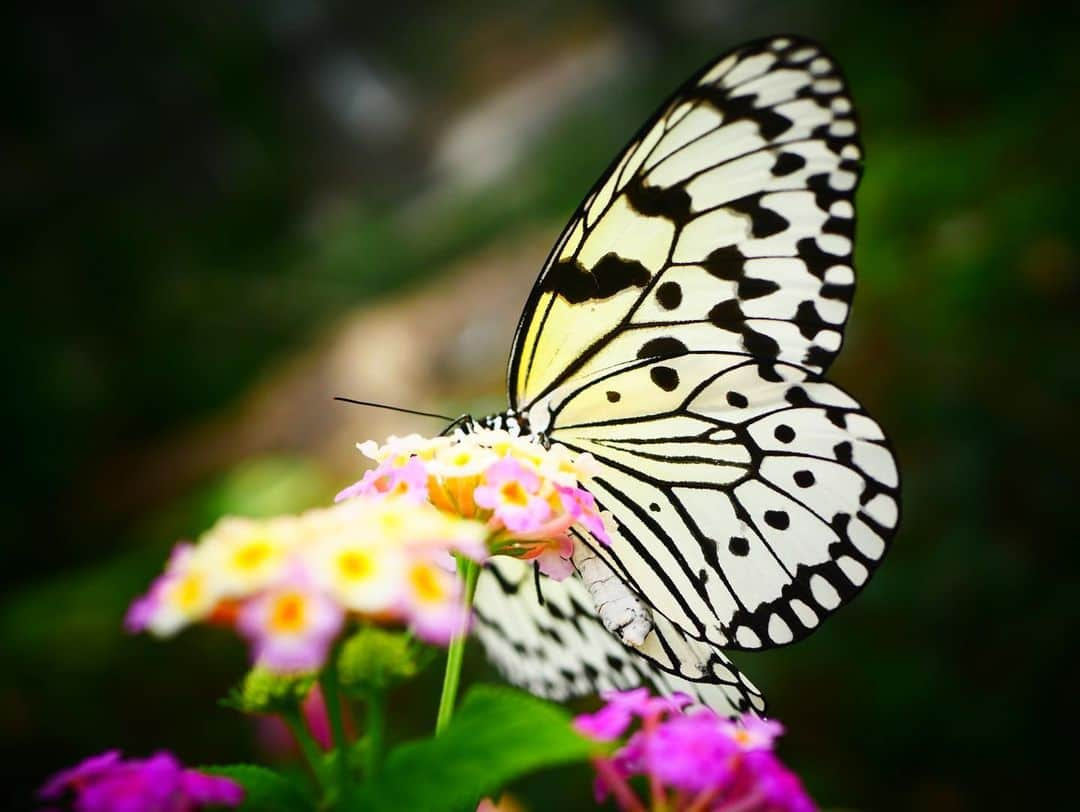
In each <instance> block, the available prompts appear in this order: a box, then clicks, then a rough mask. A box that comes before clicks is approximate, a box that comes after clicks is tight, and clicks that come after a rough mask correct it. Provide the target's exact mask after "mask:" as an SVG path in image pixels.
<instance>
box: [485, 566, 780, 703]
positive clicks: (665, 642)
mask: <svg viewBox="0 0 1080 812" xmlns="http://www.w3.org/2000/svg"><path fill="white" fill-rule="evenodd" d="M475 615H476V632H477V635H478V636H479V638H480V641H481V642H482V643H483V645H484V648H485V650H486V652H487V654H488V657H489V658H490V659H491V660H492V661H493V662H494V663H495V664H496V665H497V666H498V668H499V670H500V671H501V672H502V673H503V674H504V676H505V677H506V678H507V679H508V680H509V681H510V682H512V683H514V684H515V685H519V686H521V687H523V688H527V689H528V690H530V691H531V692H533V693H535V694H538V695H540V696H545V697H548V698H551V699H567V698H569V697H572V696H579V695H583V694H588V693H593V692H596V691H603V690H611V689H627V688H634V687H637V686H638V685H641V684H642V683H652V684H653V686H654V687H656V688H657V689H658V690H660V691H661V692H663V693H672V692H675V691H681V692H683V693H687V694H690V695H691V696H693V697H695V698H696V699H697V701H699V702H701V703H702V704H706V705H709V706H710V707H712V708H714V709H715V710H717V711H719V712H722V713H726V714H735V713H740V712H742V711H745V710H751V709H752V710H755V711H757V712H759V713H760V712H761V711H763V710H764V702H763V700H762V698H761V694H760V692H759V691H758V690H757V689H756V688H755V687H754V686H753V685H752V684H751V683H750V682H749V681H748V680H747V679H746V678H745V677H743V676H742V674H740V673H739V672H738V670H736V668H735V666H734V665H733V664H732V663H731V662H730V661H729V660H728V659H727V658H726V657H724V655H723V654H722V653H721V652H720V651H718V650H717V649H715V648H714V647H712V646H710V645H708V644H706V643H702V642H699V641H697V640H693V639H691V638H688V637H687V636H686V635H685V634H683V633H682V632H680V630H679V629H677V628H676V627H674V626H673V625H672V624H671V623H669V622H668V621H666V619H663V618H661V619H660V621H659V622H658V623H657V625H656V627H655V628H654V629H653V631H652V632H651V633H650V634H649V636H648V638H647V639H646V641H645V644H644V646H643V648H642V650H636V649H634V650H632V649H629V648H628V647H626V646H624V645H623V644H622V643H620V642H619V641H618V640H617V639H616V637H615V636H613V635H612V634H611V633H610V632H608V631H607V629H605V628H604V627H603V625H602V624H601V622H600V620H599V618H598V617H597V615H596V611H595V609H594V607H593V603H592V599H591V598H590V597H589V594H588V592H587V591H586V589H585V586H584V584H583V583H582V582H581V580H580V578H579V577H578V576H577V575H576V574H575V575H571V576H570V577H569V578H567V579H566V580H564V581H553V580H551V579H549V578H547V577H546V576H540V577H539V578H537V577H536V575H535V573H534V570H533V568H532V567H531V566H530V565H528V564H526V563H524V562H522V561H518V560H514V559H505V558H498V559H495V560H492V561H491V562H489V563H488V565H487V567H486V568H485V570H484V572H483V573H481V576H480V579H479V582H478V584H477V591H476V612H475Z"/></svg>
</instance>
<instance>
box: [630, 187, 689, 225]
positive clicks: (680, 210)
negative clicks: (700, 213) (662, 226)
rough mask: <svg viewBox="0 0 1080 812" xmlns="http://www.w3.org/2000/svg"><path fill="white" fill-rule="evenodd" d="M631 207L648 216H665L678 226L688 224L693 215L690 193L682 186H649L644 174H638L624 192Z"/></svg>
mask: <svg viewBox="0 0 1080 812" xmlns="http://www.w3.org/2000/svg"><path fill="white" fill-rule="evenodd" d="M624 194H625V195H626V200H627V202H628V203H629V204H630V206H631V208H633V209H634V211H636V212H638V213H639V214H643V215H645V216H646V217H663V218H665V219H667V220H670V221H672V222H673V223H675V224H676V225H678V226H683V225H686V223H688V222H690V220H691V218H692V217H693V215H692V214H691V213H690V206H691V204H692V201H691V199H690V193H689V192H687V191H686V190H685V189H684V188H682V187H681V186H671V187H667V188H665V187H662V186H648V185H646V184H645V179H644V178H643V177H642V176H640V175H639V176H636V177H635V178H634V180H633V181H632V182H631V183H630V184H629V185H628V186H627V187H626V191H625V192H624Z"/></svg>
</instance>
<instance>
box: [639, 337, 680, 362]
mask: <svg viewBox="0 0 1080 812" xmlns="http://www.w3.org/2000/svg"><path fill="white" fill-rule="evenodd" d="M686 352H687V349H686V345H685V344H683V343H682V342H681V341H679V339H677V338H671V337H670V336H664V337H662V338H654V339H652V340H651V341H646V342H645V343H644V344H642V345H641V349H640V350H638V353H637V357H638V358H673V357H675V356H676V355H685V354H686Z"/></svg>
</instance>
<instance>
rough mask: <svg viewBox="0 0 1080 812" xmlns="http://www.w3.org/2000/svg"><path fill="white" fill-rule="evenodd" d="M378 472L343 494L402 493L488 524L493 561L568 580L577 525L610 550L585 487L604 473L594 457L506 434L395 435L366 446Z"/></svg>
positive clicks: (481, 431)
mask: <svg viewBox="0 0 1080 812" xmlns="http://www.w3.org/2000/svg"><path fill="white" fill-rule="evenodd" d="M357 447H358V448H359V449H360V452H361V453H362V454H364V455H365V456H367V457H369V458H370V459H372V460H374V461H375V462H376V463H377V465H376V467H375V468H374V469H373V470H371V471H368V472H367V473H366V474H365V475H364V477H363V479H361V480H360V481H359V482H357V483H355V484H353V485H351V486H349V487H348V488H346V489H345V490H343V491H341V493H339V494H338V495H337V499H338V500H339V501H342V500H347V499H350V498H352V497H355V496H360V495H367V496H371V495H384V496H388V495H397V496H400V497H401V498H403V499H407V500H411V501H413V502H415V503H417V504H422V503H425V502H426V503H429V504H431V505H434V506H435V507H436V508H438V509H439V510H442V511H446V512H448V513H452V514H455V515H457V516H461V517H464V518H472V519H477V520H479V521H482V522H484V523H485V525H486V526H487V528H488V531H489V532H490V534H491V535H490V537H489V540H488V547H489V550H490V552H491V554H493V555H499V554H502V555H512V556H515V557H517V558H523V559H527V560H535V561H536V563H537V565H538V566H539V567H540V571H541V572H543V573H544V574H546V575H548V576H550V577H552V578H554V579H556V580H562V579H563V578H565V577H566V576H568V575H569V574H570V573H571V572H573V564H572V563H571V560H570V559H571V556H572V555H573V551H574V542H573V538H572V537H571V536H570V534H569V530H570V528H571V527H572V526H573V525H575V524H577V525H580V526H581V527H582V528H584V529H585V530H587V531H589V532H590V533H591V534H592V536H593V537H594V538H596V539H597V540H598V541H599V542H600V543H602V544H610V542H611V540H610V538H609V536H608V533H607V529H606V528H605V526H604V520H603V518H602V517H601V515H600V512H599V510H598V509H597V505H596V500H595V499H593V496H592V494H590V493H589V492H588V491H587V490H585V489H584V488H582V487H581V483H583V482H587V481H588V480H589V478H591V477H592V475H593V473H594V472H595V470H596V462H595V460H594V459H593V458H592V456H591V455H589V454H587V453H585V454H572V453H571V452H570V451H569V450H568V449H567V448H566V447H565V446H561V445H554V446H552V447H550V448H546V447H544V446H543V445H541V444H540V443H538V442H535V441H533V440H530V439H527V438H524V437H519V436H516V435H513V434H510V433H509V432H507V431H504V430H499V429H479V430H476V431H472V432H469V433H464V432H456V433H455V434H453V435H450V436H441V437H434V438H425V437H421V436H420V435H416V434H413V435H409V436H407V437H391V438H390V440H389V441H388V442H387V443H386V444H384V445H378V444H376V443H374V442H367V443H361V444H359V445H358V446H357Z"/></svg>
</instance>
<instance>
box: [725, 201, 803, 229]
mask: <svg viewBox="0 0 1080 812" xmlns="http://www.w3.org/2000/svg"><path fill="white" fill-rule="evenodd" d="M724 208H728V209H731V210H732V211H737V212H738V213H739V214H745V215H746V216H747V217H749V218H750V224H751V234H752V235H753V236H754V238H755V239H759V240H760V239H764V238H765V237H771V236H773V235H774V234H780V233H781V232H783V231H784V230H786V229H787V227H788V226H789V225H791V224H790V223H789V222H788V220H787V218H786V217H783V216H782V215H780V214H778V213H777V212H775V211H773V210H772V209H770V208H768V207H767V206H762V205H761V194H760V193H759V194H753V195H747V196H746V197H740V198H739V199H738V200H733V201H731V202H730V203H728V204H727V205H726V206H725V207H724Z"/></svg>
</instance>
